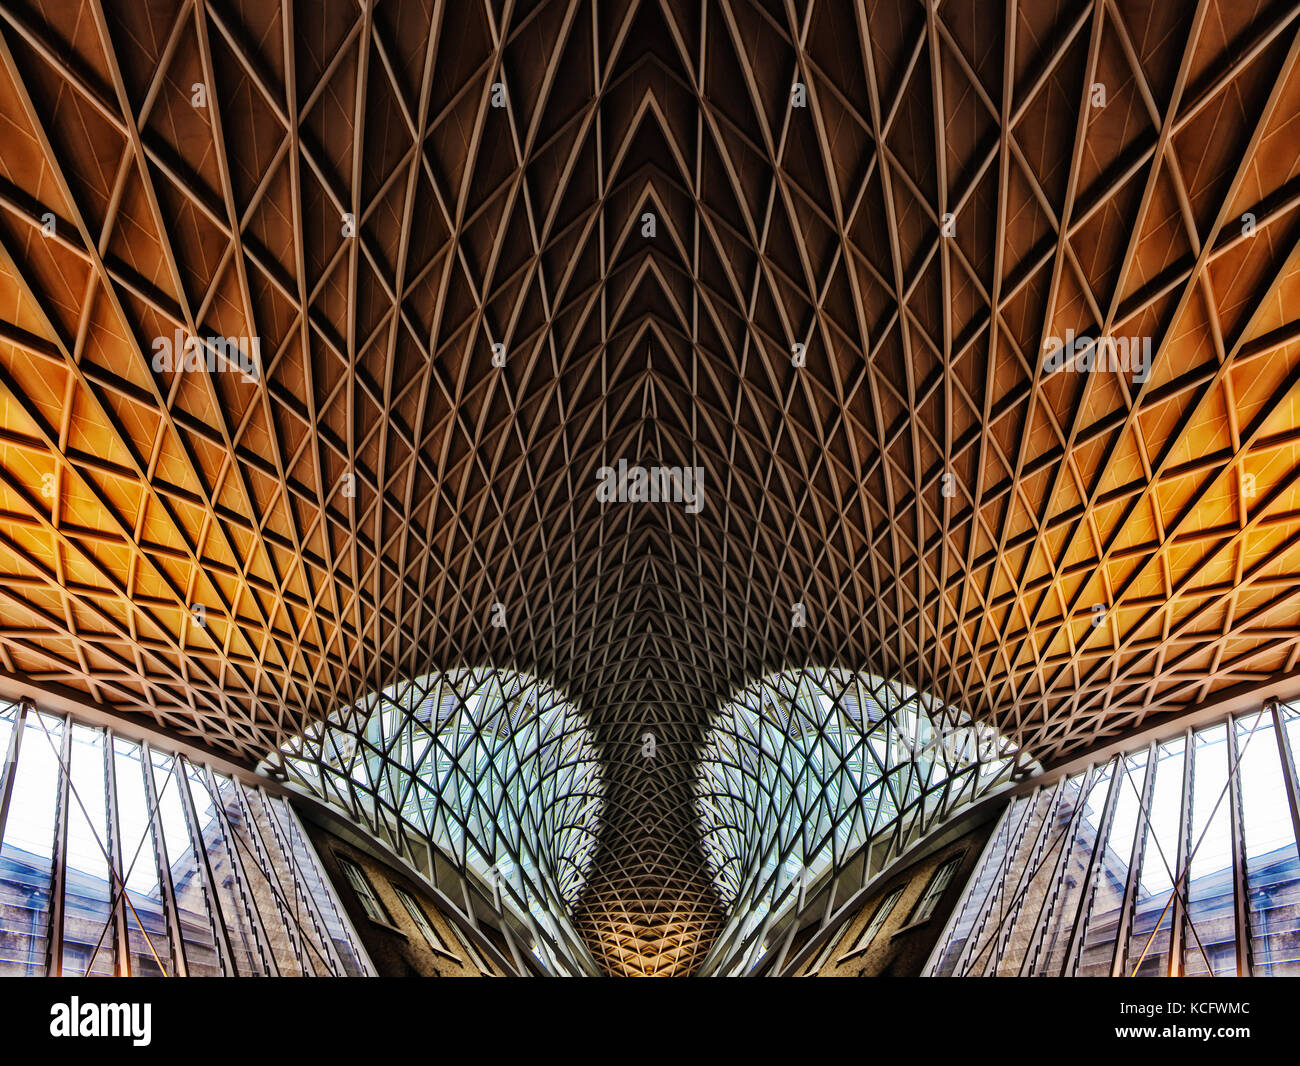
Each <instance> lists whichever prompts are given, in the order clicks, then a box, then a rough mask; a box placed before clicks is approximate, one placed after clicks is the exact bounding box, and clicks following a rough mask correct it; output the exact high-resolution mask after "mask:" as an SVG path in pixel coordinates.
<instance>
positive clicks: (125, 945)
mask: <svg viewBox="0 0 1300 1066" xmlns="http://www.w3.org/2000/svg"><path fill="white" fill-rule="evenodd" d="M116 762H117V760H116V759H115V758H114V757H113V731H112V730H111V729H105V730H104V799H105V805H106V808H107V810H108V857H109V862H110V863H112V866H113V871H114V873H115V876H116V879H117V884H118V890H117V891H115V892H114V893H113V894H114V896H115V897H116V899H115V901H114V903H113V919H112V921H113V939H114V956H113V957H114V960H115V962H116V967H115V969H116V970H117V973H118V976H120V977H130V976H131V951H130V941H129V939H128V937H127V927H126V869H125V864H124V862H123V858H122V826H121V819H120V816H119V814H118V809H117V767H116ZM142 931H143V930H142Z"/></svg>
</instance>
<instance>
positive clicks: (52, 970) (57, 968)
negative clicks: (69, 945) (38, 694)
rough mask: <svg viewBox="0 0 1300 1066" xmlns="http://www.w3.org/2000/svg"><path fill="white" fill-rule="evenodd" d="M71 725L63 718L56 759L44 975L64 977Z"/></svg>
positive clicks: (70, 783) (70, 781)
mask: <svg viewBox="0 0 1300 1066" xmlns="http://www.w3.org/2000/svg"><path fill="white" fill-rule="evenodd" d="M71 745H72V725H71V723H70V722H69V721H68V719H67V718H66V717H65V718H63V744H62V747H63V751H62V753H61V754H60V756H59V787H58V789H57V790H56V791H55V811H54V851H53V856H54V870H53V874H54V876H53V878H52V879H51V883H50V918H49V924H48V936H47V938H46V942H45V973H46V975H47V976H49V977H62V976H63V919H64V911H65V905H64V899H63V896H64V892H65V890H66V888H67V864H68V793H69V791H70V789H71V785H72V771H71V764H70V760H71V757H72V747H71Z"/></svg>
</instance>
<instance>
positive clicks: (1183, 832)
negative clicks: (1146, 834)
mask: <svg viewBox="0 0 1300 1066" xmlns="http://www.w3.org/2000/svg"><path fill="white" fill-rule="evenodd" d="M1195 762H1196V751H1195V740H1194V738H1193V736H1192V731H1191V729H1190V728H1189V729H1187V730H1186V732H1184V734H1183V797H1182V809H1181V810H1180V811H1179V813H1178V861H1177V863H1176V864H1175V866H1174V871H1173V873H1174V877H1173V882H1174V884H1173V888H1171V889H1170V891H1171V892H1172V893H1173V899H1172V901H1171V903H1172V915H1171V922H1170V926H1169V966H1168V968H1167V971H1166V972H1167V974H1168V976H1170V977H1181V976H1182V975H1183V971H1184V966H1183V942H1184V940H1186V933H1187V931H1186V929H1185V928H1184V923H1185V922H1186V921H1187V907H1186V905H1185V904H1184V903H1183V894H1182V892H1181V891H1179V886H1180V885H1181V884H1182V883H1183V876H1184V874H1185V873H1186V872H1187V870H1188V868H1189V866H1190V865H1191V858H1190V852H1191V847H1192V792H1193V789H1194V787H1195V775H1196V767H1195ZM1159 928H1160V924H1159V922H1157V923H1156V928H1155V929H1154V930H1152V934H1153V935H1154V934H1155V932H1156V931H1157V930H1159Z"/></svg>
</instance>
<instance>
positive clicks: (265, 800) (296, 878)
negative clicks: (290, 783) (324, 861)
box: [258, 786, 351, 977]
mask: <svg viewBox="0 0 1300 1066" xmlns="http://www.w3.org/2000/svg"><path fill="white" fill-rule="evenodd" d="M258 792H259V793H260V794H261V797H262V807H263V809H264V810H265V811H266V812H267V815H268V820H269V821H270V823H271V832H272V834H274V836H275V842H276V846H277V847H279V849H280V853H281V854H282V855H283V856H284V859H285V865H286V866H287V868H288V870H289V876H290V877H291V878H293V890H294V892H295V893H297V895H298V897H299V899H300V900H301V901H302V902H303V903H304V904H305V906H306V907H307V909H308V910H309V911H310V913H311V918H312V922H313V924H314V925H315V926H316V932H317V934H318V936H319V937H320V947H321V951H322V952H323V953H324V955H325V958H326V961H327V962H328V964H329V966H330V968H331V969H332V970H333V971H334V976H335V977H343V976H345V975H346V974H347V969H346V968H345V967H344V965H343V960H342V958H340V957H339V953H338V949H337V948H335V946H334V940H333V938H332V937H331V936H330V934H329V927H328V925H327V923H326V921H325V915H324V914H322V913H321V910H320V906H319V904H318V903H317V902H316V898H315V897H314V896H313V895H312V894H311V892H309V891H308V889H307V880H306V874H305V871H304V870H303V869H302V864H301V863H300V862H299V861H298V857H297V856H296V855H295V854H294V851H293V841H292V839H290V838H289V835H288V834H287V833H286V831H285V828H284V826H282V825H281V824H280V819H279V817H278V816H277V815H276V812H275V807H274V805H273V804H272V802H271V798H270V797H269V796H268V795H267V793H266V790H265V789H264V788H262V787H261V786H258ZM317 872H318V874H319V876H320V877H321V879H322V881H324V882H325V883H327V884H328V883H329V879H328V878H327V877H325V875H324V874H323V873H320V871H319V869H318V871H317ZM349 940H351V938H350V937H349Z"/></svg>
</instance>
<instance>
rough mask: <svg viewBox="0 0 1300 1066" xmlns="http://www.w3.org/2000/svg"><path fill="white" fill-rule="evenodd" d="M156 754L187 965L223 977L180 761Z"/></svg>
mask: <svg viewBox="0 0 1300 1066" xmlns="http://www.w3.org/2000/svg"><path fill="white" fill-rule="evenodd" d="M152 755H153V773H154V787H155V788H156V789H157V791H158V815H159V820H160V821H161V822H162V828H163V840H164V841H165V843H166V846H167V863H168V867H169V869H170V871H171V878H172V887H173V890H174V891H175V893H176V915H177V919H178V920H179V922H180V927H181V940H182V941H183V943H184V946H185V961H186V965H187V967H188V971H189V974H190V976H191V977H220V976H222V966H221V957H220V955H219V954H218V953H217V944H216V940H215V938H214V930H213V925H212V918H211V917H210V911H209V906H210V901H209V899H208V891H207V888H206V887H205V886H204V883H203V874H202V871H201V870H200V869H199V857H198V856H197V855H196V854H195V852H194V844H193V842H192V841H191V840H190V830H189V825H188V823H187V822H186V819H185V811H184V808H183V807H182V805H181V793H180V785H181V782H180V780H179V777H178V775H177V774H176V773H175V772H174V763H175V762H176V760H175V759H174V758H173V757H172V756H170V755H167V754H165V753H163V752H160V751H154V752H152Z"/></svg>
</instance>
